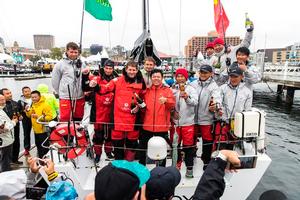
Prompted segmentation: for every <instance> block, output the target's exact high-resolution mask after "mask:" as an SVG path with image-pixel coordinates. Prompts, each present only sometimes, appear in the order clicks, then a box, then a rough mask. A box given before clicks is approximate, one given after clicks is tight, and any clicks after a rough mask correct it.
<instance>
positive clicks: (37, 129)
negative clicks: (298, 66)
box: [26, 96, 52, 134]
mask: <svg viewBox="0 0 300 200" xmlns="http://www.w3.org/2000/svg"><path fill="white" fill-rule="evenodd" d="M31 114H37V115H38V117H40V116H42V115H43V116H44V117H42V118H41V119H40V121H42V122H48V121H50V120H51V119H52V110H51V107H50V106H49V104H47V102H46V100H45V97H44V96H41V99H40V100H39V102H37V103H32V105H31V107H30V110H29V111H26V115H27V117H30V118H31V122H32V128H33V132H34V133H35V134H39V133H45V132H46V130H45V127H44V126H43V125H42V124H39V123H37V119H36V118H33V117H31Z"/></svg>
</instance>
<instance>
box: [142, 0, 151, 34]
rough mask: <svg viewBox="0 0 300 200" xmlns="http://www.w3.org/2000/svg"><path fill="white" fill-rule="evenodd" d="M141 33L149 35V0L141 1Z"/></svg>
mask: <svg viewBox="0 0 300 200" xmlns="http://www.w3.org/2000/svg"><path fill="white" fill-rule="evenodd" d="M142 6H143V8H142V12H143V13H142V14H143V31H146V32H148V33H150V24H149V0H143V5H142Z"/></svg>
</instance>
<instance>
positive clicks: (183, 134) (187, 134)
mask: <svg viewBox="0 0 300 200" xmlns="http://www.w3.org/2000/svg"><path fill="white" fill-rule="evenodd" d="M175 78H176V83H175V84H174V85H173V86H172V91H173V94H174V96H175V99H176V105H175V111H174V114H173V119H172V120H173V122H174V124H175V125H176V132H177V134H178V143H179V144H180V143H181V141H182V144H183V145H182V146H183V151H184V153H185V156H184V162H185V165H186V166H187V169H186V174H185V176H186V177H187V178H193V165H194V160H193V147H192V146H193V145H194V143H195V142H194V135H195V132H194V124H195V121H194V117H195V106H196V105H197V104H198V95H197V92H196V90H195V89H194V88H193V87H192V86H191V85H190V84H189V83H187V80H188V71H187V70H186V69H184V68H179V69H177V70H176V73H175ZM177 164H179V165H177V166H178V167H179V168H180V164H181V162H180V160H179V163H177Z"/></svg>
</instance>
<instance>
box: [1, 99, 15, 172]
mask: <svg viewBox="0 0 300 200" xmlns="http://www.w3.org/2000/svg"><path fill="white" fill-rule="evenodd" d="M4 107H5V98H4V96H3V95H1V94H0V173H1V172H4V171H9V170H10V163H11V161H12V147H13V146H12V144H13V142H14V127H15V126H16V123H17V122H18V118H13V119H10V118H9V117H8V116H7V114H6V113H5V112H4V111H3V108H4Z"/></svg>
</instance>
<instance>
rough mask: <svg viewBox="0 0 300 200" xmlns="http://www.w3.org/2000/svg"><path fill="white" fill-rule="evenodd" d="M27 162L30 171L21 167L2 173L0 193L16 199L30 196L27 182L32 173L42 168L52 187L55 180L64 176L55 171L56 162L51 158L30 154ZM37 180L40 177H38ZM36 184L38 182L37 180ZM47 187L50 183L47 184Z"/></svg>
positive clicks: (0, 175)
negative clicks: (31, 155) (36, 156)
mask: <svg viewBox="0 0 300 200" xmlns="http://www.w3.org/2000/svg"><path fill="white" fill-rule="evenodd" d="M27 164H28V166H29V172H27V171H25V170H23V169H19V170H13V171H9V172H4V173H0V195H7V196H10V197H12V198H14V199H26V197H28V196H30V194H29V193H30V192H28V191H27V190H26V187H28V186H26V184H27V182H28V180H29V179H30V177H32V174H33V175H34V174H37V173H38V172H39V171H40V170H44V171H45V174H46V175H47V178H48V181H49V182H50V184H51V185H50V187H51V186H52V184H53V183H55V182H62V181H61V180H62V177H61V176H60V175H59V174H58V173H57V172H56V171H55V169H54V163H53V162H52V161H51V160H50V159H39V158H35V157H30V156H29V157H28V161H27ZM36 180H40V179H39V178H36ZM41 180H42V179H41ZM41 180H40V181H41ZM34 184H38V183H37V182H35V183H34ZM43 187H44V186H43ZM47 187H48V185H46V188H47ZM25 191H26V192H25ZM47 193H51V192H47ZM52 193H53V192H52ZM48 196H49V195H48ZM30 199H31V198H30Z"/></svg>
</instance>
